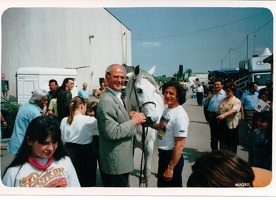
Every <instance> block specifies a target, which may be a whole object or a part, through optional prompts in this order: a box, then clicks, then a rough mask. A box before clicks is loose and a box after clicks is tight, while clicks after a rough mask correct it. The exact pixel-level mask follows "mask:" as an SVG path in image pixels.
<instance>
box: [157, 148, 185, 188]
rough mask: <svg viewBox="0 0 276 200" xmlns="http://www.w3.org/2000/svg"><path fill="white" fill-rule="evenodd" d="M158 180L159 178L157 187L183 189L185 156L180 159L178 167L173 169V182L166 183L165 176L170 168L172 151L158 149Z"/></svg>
mask: <svg viewBox="0 0 276 200" xmlns="http://www.w3.org/2000/svg"><path fill="white" fill-rule="evenodd" d="M158 152H159V154H158V156H159V161H158V178H157V187H183V186H182V170H183V167H184V158H183V155H182V156H181V157H180V159H179V161H178V163H177V165H176V166H175V167H174V169H173V178H172V180H171V181H165V180H164V178H163V174H164V172H165V170H166V169H167V167H168V164H169V162H170V160H171V158H172V153H173V151H172V150H168V151H165V150H161V149H158Z"/></svg>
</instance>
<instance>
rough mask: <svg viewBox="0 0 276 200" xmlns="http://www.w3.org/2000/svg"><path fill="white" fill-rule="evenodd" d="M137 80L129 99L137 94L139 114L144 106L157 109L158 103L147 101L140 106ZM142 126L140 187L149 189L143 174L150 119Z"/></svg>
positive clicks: (134, 80)
mask: <svg viewBox="0 0 276 200" xmlns="http://www.w3.org/2000/svg"><path fill="white" fill-rule="evenodd" d="M136 80H137V78H135V79H133V85H132V88H131V91H130V94H129V99H130V97H131V93H132V91H133V90H134V94H135V99H136V103H137V106H138V109H139V112H142V108H143V106H145V105H147V104H153V105H154V106H155V107H156V103H154V102H153V101H147V102H145V103H143V104H142V105H141V106H140V105H139V101H138V94H137V91H136V88H135V82H136ZM141 125H142V131H143V134H142V145H143V146H142V156H141V165H140V176H139V186H140V187H142V186H143V185H144V184H145V185H146V187H147V184H148V180H146V179H145V178H143V177H142V174H143V160H144V151H145V140H146V137H147V134H148V127H149V122H148V119H146V122H145V123H143V124H141Z"/></svg>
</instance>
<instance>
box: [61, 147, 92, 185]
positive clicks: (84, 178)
mask: <svg viewBox="0 0 276 200" xmlns="http://www.w3.org/2000/svg"><path fill="white" fill-rule="evenodd" d="M64 148H65V151H66V153H67V154H68V156H69V157H70V158H71V160H72V163H73V165H74V167H75V170H76V172H77V176H78V179H79V182H80V185H81V187H93V186H96V174H97V173H96V172H97V160H96V158H95V154H94V152H93V149H92V145H91V144H84V145H81V144H75V143H68V142H67V143H66V144H65V145H64Z"/></svg>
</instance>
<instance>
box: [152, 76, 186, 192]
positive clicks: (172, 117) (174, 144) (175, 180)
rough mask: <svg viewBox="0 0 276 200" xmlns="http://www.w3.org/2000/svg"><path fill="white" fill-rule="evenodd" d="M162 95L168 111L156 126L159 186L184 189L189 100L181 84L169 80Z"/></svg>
mask: <svg viewBox="0 0 276 200" xmlns="http://www.w3.org/2000/svg"><path fill="white" fill-rule="evenodd" d="M162 93H163V95H164V102H165V103H166V104H167V108H165V110H164V112H163V114H162V117H161V119H160V121H159V123H157V124H155V125H154V126H153V128H155V129H157V130H158V136H157V138H158V156H159V161H158V178H157V187H182V170H183V167H184V157H183V150H184V147H185V141H186V138H187V135H188V125H189V117H188V115H187V113H186V111H185V110H184V108H183V106H182V104H183V103H185V101H186V97H185V96H186V95H185V90H184V88H183V86H182V85H181V84H180V83H178V82H175V81H169V82H166V83H165V84H164V85H163V87H162Z"/></svg>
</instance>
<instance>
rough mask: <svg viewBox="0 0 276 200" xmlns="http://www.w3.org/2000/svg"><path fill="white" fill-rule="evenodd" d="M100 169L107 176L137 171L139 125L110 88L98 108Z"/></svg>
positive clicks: (102, 97)
mask: <svg viewBox="0 0 276 200" xmlns="http://www.w3.org/2000/svg"><path fill="white" fill-rule="evenodd" d="M97 122H98V128H99V141H100V168H101V170H102V171H103V172H104V173H106V174H113V175H115V174H124V173H129V172H131V171H133V169H134V163H133V142H132V139H133V136H134V134H135V133H136V128H135V124H134V122H133V121H132V120H130V117H129V113H128V112H127V111H126V109H125V108H124V106H123V104H122V103H121V102H120V100H119V99H118V98H117V97H116V96H115V95H114V94H113V93H112V92H111V91H110V90H109V89H108V88H107V89H106V90H105V92H104V93H103V94H102V95H101V97H100V100H99V103H98V106H97Z"/></svg>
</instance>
